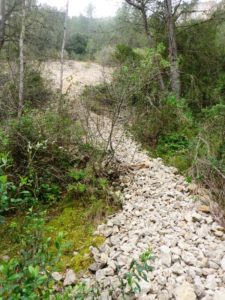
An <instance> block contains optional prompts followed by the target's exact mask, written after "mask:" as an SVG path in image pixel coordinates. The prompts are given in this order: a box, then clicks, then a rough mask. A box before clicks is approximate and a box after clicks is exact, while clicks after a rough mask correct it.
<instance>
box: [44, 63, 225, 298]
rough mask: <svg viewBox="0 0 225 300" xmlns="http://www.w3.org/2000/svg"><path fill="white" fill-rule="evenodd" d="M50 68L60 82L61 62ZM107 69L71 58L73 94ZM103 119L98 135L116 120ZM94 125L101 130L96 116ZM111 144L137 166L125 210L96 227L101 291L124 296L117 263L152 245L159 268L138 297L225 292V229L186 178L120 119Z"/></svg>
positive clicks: (123, 268) (126, 182) (128, 181)
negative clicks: (99, 239) (154, 155)
mask: <svg viewBox="0 0 225 300" xmlns="http://www.w3.org/2000/svg"><path fill="white" fill-rule="evenodd" d="M48 68H49V69H51V71H52V72H53V73H54V78H55V82H56V84H57V80H58V73H59V65H58V64H55V63H53V64H52V63H50V64H49V65H48ZM101 70H102V68H101V67H100V66H98V65H96V64H87V63H77V62H67V63H66V68H65V76H66V77H67V76H68V77H71V78H72V81H73V82H74V83H76V86H75V85H74V87H73V89H71V94H72V95H74V94H79V93H80V91H81V89H82V88H83V86H84V85H85V84H96V83H98V82H100V81H101V80H103V78H104V76H102V71H101ZM55 72H57V74H56V73H55ZM107 72H108V74H110V70H107ZM66 86H67V85H66ZM99 121H100V123H101V124H100V125H101V126H100V127H99V128H101V134H100V135H101V136H102V137H103V138H105V139H107V136H108V134H109V131H110V129H111V126H110V120H109V119H107V118H103V117H102V118H100V119H99ZM99 128H98V129H99ZM92 130H93V133H95V134H96V137H98V138H100V135H98V134H99V131H98V130H97V128H96V123H93V124H92ZM113 144H114V147H115V149H116V152H115V156H116V158H117V159H118V160H119V161H120V162H121V163H122V164H124V165H126V166H128V167H130V169H132V170H133V171H131V173H130V176H127V175H124V176H122V177H121V189H122V195H123V199H124V205H123V210H122V211H121V212H119V213H118V214H116V215H115V216H113V217H112V218H110V219H109V220H108V222H107V223H106V224H103V225H100V226H99V227H98V233H101V234H103V235H104V236H105V237H106V240H105V243H104V245H102V246H101V247H100V248H99V249H96V248H93V249H92V253H93V256H94V259H95V264H94V265H92V270H93V272H95V275H94V280H95V281H97V282H99V283H100V284H101V286H102V296H101V297H99V299H102V300H106V299H112V298H111V297H109V296H108V294H107V291H108V290H109V289H110V288H112V287H114V289H115V290H116V292H115V294H114V299H122V296H121V294H120V290H119V289H118V286H119V284H120V282H119V281H118V276H117V274H116V270H117V266H119V267H120V273H121V276H122V274H124V273H125V272H127V269H128V266H129V264H130V262H131V260H132V259H133V258H134V259H138V257H139V256H140V254H142V253H143V252H144V251H146V250H147V249H148V247H149V246H150V247H151V248H152V250H153V252H154V254H155V256H156V259H155V261H154V262H153V267H154V271H153V272H149V273H148V275H147V277H148V279H149V282H145V281H143V280H142V281H141V282H140V286H141V288H142V292H141V294H139V295H138V296H137V298H136V299H140V300H141V299H142V300H144V299H146V300H148V299H149V300H154V299H155V300H172V299H176V300H196V299H201V300H225V288H224V287H225V233H224V229H223V228H222V227H220V226H219V225H218V224H217V223H216V222H215V221H214V219H213V217H212V216H211V214H210V212H209V208H208V206H206V205H204V206H203V205H202V203H201V201H193V198H192V196H191V193H190V192H191V187H190V186H189V185H188V184H187V183H186V182H185V178H184V177H182V176H180V175H179V174H178V172H177V170H176V169H175V168H171V167H168V166H165V165H164V164H163V162H162V160H161V159H151V158H150V157H149V156H148V155H147V153H146V152H145V151H143V150H142V149H141V147H140V145H138V144H137V143H136V142H135V141H134V140H133V138H132V137H131V136H129V135H127V134H124V129H123V127H122V126H121V125H118V126H117V127H116V130H115V132H114V135H113ZM135 166H136V168H135ZM203 198H204V197H203ZM203 200H204V199H203ZM87 280H89V281H91V282H92V280H93V278H92V279H90V278H88V279H87ZM126 299H133V298H130V296H127V298H126Z"/></svg>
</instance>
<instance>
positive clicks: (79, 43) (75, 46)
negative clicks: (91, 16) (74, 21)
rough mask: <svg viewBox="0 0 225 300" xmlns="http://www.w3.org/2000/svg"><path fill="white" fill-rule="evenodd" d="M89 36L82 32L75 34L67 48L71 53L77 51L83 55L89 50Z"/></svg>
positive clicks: (76, 52)
mask: <svg viewBox="0 0 225 300" xmlns="http://www.w3.org/2000/svg"><path fill="white" fill-rule="evenodd" d="M87 45H88V38H87V36H85V35H81V34H79V33H78V34H73V35H72V36H71V37H70V38H69V40H68V42H67V44H66V50H67V51H68V53H69V54H72V53H75V54H79V55H83V54H85V53H86V51H87Z"/></svg>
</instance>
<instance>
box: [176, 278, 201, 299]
mask: <svg viewBox="0 0 225 300" xmlns="http://www.w3.org/2000/svg"><path fill="white" fill-rule="evenodd" d="M174 296H175V298H176V300H196V294H195V292H194V288H193V286H192V285H191V284H190V283H188V282H184V283H183V284H182V285H180V286H178V287H177V288H176V289H175V292H174Z"/></svg>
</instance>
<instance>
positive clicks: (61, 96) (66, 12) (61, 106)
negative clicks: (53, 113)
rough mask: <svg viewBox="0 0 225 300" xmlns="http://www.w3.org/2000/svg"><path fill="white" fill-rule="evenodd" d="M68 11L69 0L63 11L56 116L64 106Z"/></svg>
mask: <svg viewBox="0 0 225 300" xmlns="http://www.w3.org/2000/svg"><path fill="white" fill-rule="evenodd" d="M68 10H69V0H67V2H66V10H65V17H64V26H63V40H62V48H61V55H60V64H61V68H60V86H59V90H60V96H59V101H58V114H59V115H61V114H62V111H63V106H64V100H63V75H64V74H63V73H64V54H65V45H66V35H67V19H68Z"/></svg>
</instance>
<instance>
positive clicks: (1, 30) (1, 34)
mask: <svg viewBox="0 0 225 300" xmlns="http://www.w3.org/2000/svg"><path fill="white" fill-rule="evenodd" d="M4 40H5V0H0V49H1V48H2V46H3V44H4Z"/></svg>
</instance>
